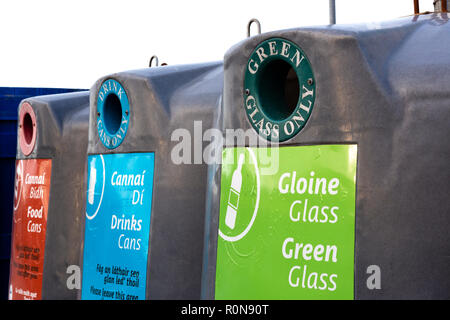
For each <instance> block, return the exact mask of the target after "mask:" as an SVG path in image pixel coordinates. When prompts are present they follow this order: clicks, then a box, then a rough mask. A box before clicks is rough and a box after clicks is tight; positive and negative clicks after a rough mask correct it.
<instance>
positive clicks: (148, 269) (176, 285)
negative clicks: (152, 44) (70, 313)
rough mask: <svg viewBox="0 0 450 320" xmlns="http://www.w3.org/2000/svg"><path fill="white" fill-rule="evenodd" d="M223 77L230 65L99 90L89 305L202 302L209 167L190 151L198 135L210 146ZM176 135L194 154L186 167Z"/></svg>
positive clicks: (126, 78) (123, 80)
mask: <svg viewBox="0 0 450 320" xmlns="http://www.w3.org/2000/svg"><path fill="white" fill-rule="evenodd" d="M222 77H223V71H222V64H221V63H205V64H199V65H186V66H165V67H159V68H149V69H144V70H135V71H127V72H121V73H117V74H113V75H110V76H106V77H103V78H101V79H100V80H98V81H97V82H96V84H95V85H94V86H93V87H92V88H91V114H90V117H91V122H90V128H89V147H88V179H87V181H88V191H87V193H88V199H87V209H86V228H85V230H86V231H85V240H84V258H83V282H82V299H102V298H112V299H199V298H200V278H201V263H202V262H201V261H202V250H203V230H204V212H205V193H206V170H207V165H206V164H205V163H203V162H202V161H200V162H197V161H196V162H195V163H198V164H194V152H195V150H194V151H193V152H192V153H191V148H194V144H195V143H196V142H194V140H193V139H194V137H195V135H196V134H199V135H200V136H196V137H197V139H200V147H202V146H203V145H204V143H203V142H202V138H203V132H194V122H196V123H201V126H203V130H206V129H208V128H211V127H212V126H213V120H214V117H215V116H216V115H217V113H218V111H219V110H218V107H219V101H220V97H221V93H222V84H223V79H222ZM197 121H198V122H197ZM176 130H180V131H179V132H182V133H185V134H187V136H185V137H184V138H182V139H186V141H185V142H186V143H188V148H187V149H189V150H188V153H189V154H192V157H190V156H189V160H187V161H186V162H184V163H180V164H176V163H174V161H173V159H172V154H173V148H174V146H175V145H177V144H178V143H179V140H178V139H180V137H177V138H175V140H174V138H173V133H174V132H175V131H176ZM190 139H192V140H190ZM172 140H174V141H172ZM187 149H186V151H187ZM192 150H193V149H192ZM185 155H186V154H185ZM191 161H192V162H191ZM175 162H177V160H175ZM130 179H131V180H130ZM112 279H119V280H118V282H117V281H116V282H114V281H113V280H112Z"/></svg>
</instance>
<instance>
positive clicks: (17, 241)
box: [9, 159, 52, 300]
mask: <svg viewBox="0 0 450 320" xmlns="http://www.w3.org/2000/svg"><path fill="white" fill-rule="evenodd" d="M51 170H52V160H51V159H28V160H17V161H16V179H15V185H14V214H13V236H12V245H11V271H10V277H9V299H11V300H22V299H32V300H40V299H41V298H42V273H43V268H44V250H45V234H46V227H47V210H48V200H49V195H50V178H51Z"/></svg>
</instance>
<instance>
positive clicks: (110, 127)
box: [103, 93, 122, 135]
mask: <svg viewBox="0 0 450 320" xmlns="http://www.w3.org/2000/svg"><path fill="white" fill-rule="evenodd" d="M103 112H104V115H103V119H104V121H105V123H104V124H105V128H106V130H107V131H108V133H109V134H111V135H114V134H116V133H117V131H118V130H119V128H120V124H121V122H122V104H121V103H120V99H119V97H118V96H117V95H116V94H114V93H111V94H109V95H108V96H107V97H106V99H105V104H104V106H103Z"/></svg>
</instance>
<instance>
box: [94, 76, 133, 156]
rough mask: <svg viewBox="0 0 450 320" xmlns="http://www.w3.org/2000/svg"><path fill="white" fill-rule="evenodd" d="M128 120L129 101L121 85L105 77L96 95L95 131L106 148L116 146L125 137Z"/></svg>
mask: <svg viewBox="0 0 450 320" xmlns="http://www.w3.org/2000/svg"><path fill="white" fill-rule="evenodd" d="M129 122H130V103H129V101H128V96H127V93H126V91H125V89H124V87H122V85H121V84H120V83H119V82H118V81H117V80H114V79H107V80H105V81H103V83H102V84H101V85H100V88H99V91H98V97H97V132H98V137H99V138H100V140H101V142H102V143H103V145H104V146H105V147H106V148H108V149H115V148H117V147H118V146H119V145H120V144H121V143H122V141H123V140H124V139H125V136H126V134H127V130H128V125H129Z"/></svg>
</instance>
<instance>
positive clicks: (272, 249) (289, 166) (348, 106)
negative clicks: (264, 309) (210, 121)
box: [202, 14, 450, 300]
mask: <svg viewBox="0 0 450 320" xmlns="http://www.w3.org/2000/svg"><path fill="white" fill-rule="evenodd" d="M448 22H449V21H448V17H447V15H442V14H423V15H420V16H419V15H417V16H411V17H404V18H400V19H396V20H393V21H389V22H383V23H379V24H378V23H377V24H363V25H346V26H340V25H333V26H324V27H313V28H297V29H290V30H281V31H275V32H269V33H265V34H261V35H257V36H254V37H251V38H249V39H246V40H245V41H242V42H241V43H239V44H237V45H235V46H234V47H233V48H232V49H230V50H229V51H228V52H227V53H226V55H225V59H224V65H225V66H226V67H225V72H224V95H223V108H222V109H221V118H222V121H221V122H220V124H221V128H222V130H229V131H230V130H235V131H236V135H237V136H238V137H240V141H246V142H245V143H240V144H236V143H233V142H232V141H229V140H227V139H225V140H224V141H225V142H224V149H223V152H222V163H221V164H211V165H210V169H209V175H208V181H209V185H208V188H207V190H208V195H207V202H208V203H209V206H208V207H207V212H206V218H207V220H206V225H205V230H206V231H205V254H204V261H205V267H204V269H203V276H202V277H203V281H202V298H203V299H293V300H297V299H449V298H450V279H449V277H448V271H449V270H450V260H449V259H448V252H450V234H449V232H448V229H449V227H450V215H449V214H448V213H449V212H450V198H449V196H448V195H449V192H450V166H449V159H450V145H449V144H448V143H447V141H448V137H449V135H450V126H449V120H450V108H449V105H450V90H449V86H448V83H449V82H450V73H449V72H448V71H449V68H450V55H449V52H450V43H449V42H448V41H444V39H446V38H447V35H448V33H449V31H450V24H449V23H448ZM244 138H245V140H244Z"/></svg>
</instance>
